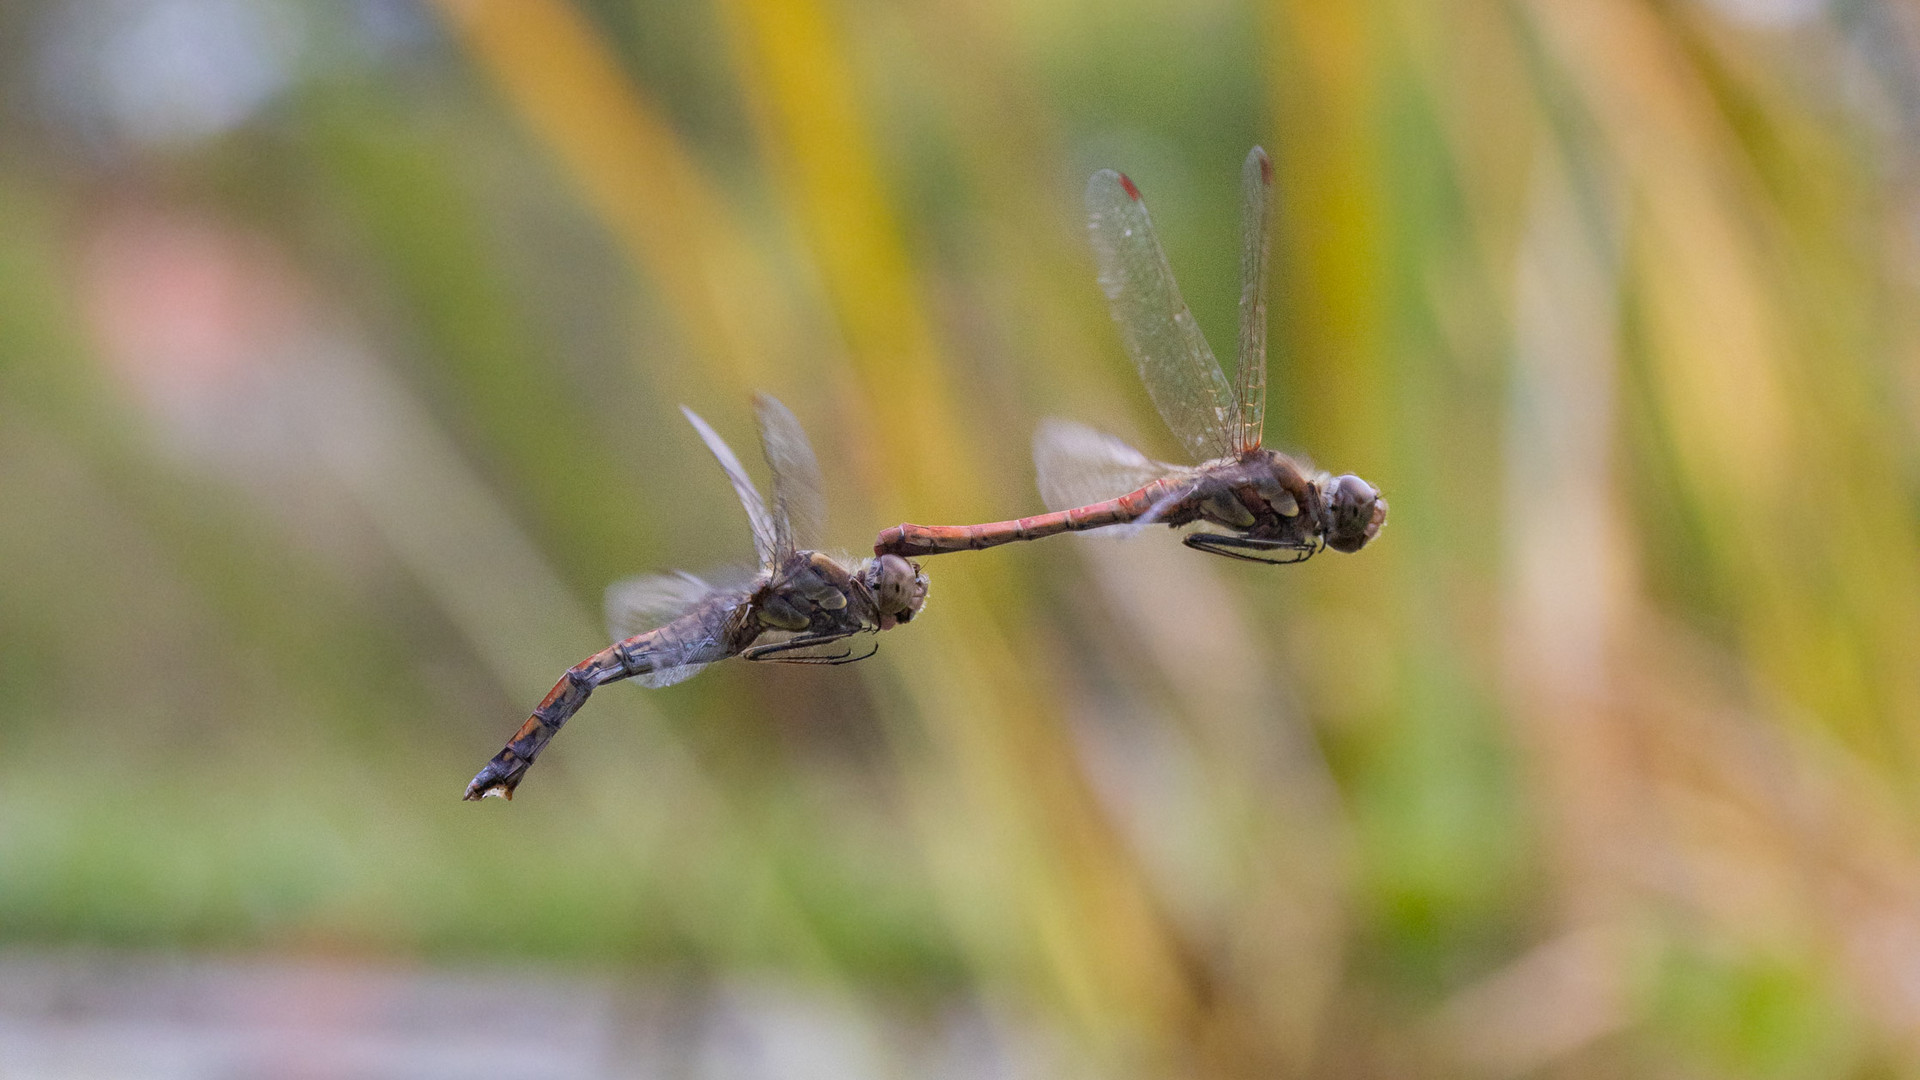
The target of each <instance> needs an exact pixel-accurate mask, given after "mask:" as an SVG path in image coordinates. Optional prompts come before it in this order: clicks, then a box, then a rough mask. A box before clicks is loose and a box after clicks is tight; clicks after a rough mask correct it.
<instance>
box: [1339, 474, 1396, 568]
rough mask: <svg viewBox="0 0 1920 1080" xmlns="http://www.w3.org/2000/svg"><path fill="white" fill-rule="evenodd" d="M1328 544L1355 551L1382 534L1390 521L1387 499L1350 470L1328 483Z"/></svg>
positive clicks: (1342, 549)
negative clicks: (1382, 527) (1382, 529)
mask: <svg viewBox="0 0 1920 1080" xmlns="http://www.w3.org/2000/svg"><path fill="white" fill-rule="evenodd" d="M1326 500H1327V518H1328V520H1329V521H1331V522H1332V524H1331V525H1330V526H1328V528H1327V546H1328V547H1330V548H1332V549H1333V550H1335V551H1345V552H1355V551H1359V550H1360V549H1361V548H1363V547H1366V546H1367V542H1368V541H1369V540H1372V539H1373V538H1374V537H1375V536H1377V535H1379V533H1380V527H1381V526H1382V525H1385V524H1386V523H1387V500H1385V499H1383V498H1381V497H1380V492H1379V491H1378V490H1377V489H1376V488H1375V487H1374V486H1373V485H1372V484H1369V483H1367V482H1366V481H1365V480H1362V479H1360V478H1359V477H1357V476H1355V475H1353V474H1352V473H1347V474H1346V475H1344V476H1336V477H1334V478H1333V479H1332V480H1331V481H1329V482H1328V483H1327V490H1326Z"/></svg>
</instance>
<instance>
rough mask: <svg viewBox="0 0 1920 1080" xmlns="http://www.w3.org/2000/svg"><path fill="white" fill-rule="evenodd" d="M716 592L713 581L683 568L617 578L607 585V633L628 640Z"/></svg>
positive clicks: (668, 621) (665, 622)
mask: <svg viewBox="0 0 1920 1080" xmlns="http://www.w3.org/2000/svg"><path fill="white" fill-rule="evenodd" d="M713 593H714V587H713V586H712V585H709V584H708V583H706V582H705V581H702V580H700V579H699V578H697V577H694V576H693V575H692V574H689V573H686V572H684V571H680V570H676V571H674V572H673V573H670V574H646V575H643V576H641V577H630V578H625V579H622V580H620V581H616V582H614V583H613V584H611V585H609V586H607V633H608V634H609V635H611V636H612V638H613V640H615V641H625V640H627V639H628V638H630V637H633V636H634V635H636V634H644V633H646V632H647V631H649V630H657V629H659V628H660V627H662V626H665V625H667V624H668V623H670V622H672V621H673V620H675V619H677V618H679V617H680V616H682V615H685V614H686V613H687V612H689V611H691V610H693V608H694V605H696V604H698V603H699V602H700V601H702V600H705V599H706V598H707V597H709V596H711V595H713Z"/></svg>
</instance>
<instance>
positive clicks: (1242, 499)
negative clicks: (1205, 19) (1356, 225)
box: [873, 146, 1387, 564]
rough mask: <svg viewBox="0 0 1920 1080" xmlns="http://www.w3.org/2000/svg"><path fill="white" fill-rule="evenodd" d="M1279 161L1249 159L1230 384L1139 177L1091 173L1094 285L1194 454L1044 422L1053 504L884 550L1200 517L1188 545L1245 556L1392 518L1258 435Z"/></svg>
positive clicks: (1345, 544) (1280, 557)
mask: <svg viewBox="0 0 1920 1080" xmlns="http://www.w3.org/2000/svg"><path fill="white" fill-rule="evenodd" d="M1272 190H1273V163H1272V162H1271V161H1270V160H1269V159H1268V157H1267V153H1266V151H1265V150H1262V149H1261V148H1260V147H1258V146H1256V147H1254V148H1253V150H1252V151H1251V152H1250V153H1248V154H1247V159H1246V164H1245V165H1244V167H1243V168H1242V169H1241V192H1242V203H1241V247H1240V363H1239V367H1238V369H1237V371H1236V373H1235V375H1236V378H1235V380H1234V382H1233V383H1232V384H1229V383H1228V382H1227V378H1226V375H1225V374H1224V373H1222V371H1221V370H1220V363H1219V361H1217V360H1215V359H1214V356H1213V350H1212V349H1211V348H1209V347H1208V345H1207V339H1206V337H1205V336H1204V335H1203V334H1202V333H1201V332H1200V327H1199V324H1197V323H1196V322H1195V321H1194V318H1193V313H1192V312H1191V311H1189V310H1188V309H1187V305H1186V302H1185V301H1184V300H1182V299H1181V298H1180V289H1179V287H1178V286H1177V285H1175V284H1174V280H1173V270H1172V269H1171V268H1170V267H1169V266H1168V265H1167V256H1166V253H1165V252H1164V251H1162V250H1161V248H1160V241H1159V238H1158V237H1157V236H1156V235H1155V233H1154V229H1153V220H1152V218H1150V217H1149V216H1148V215H1147V205H1146V202H1145V201H1144V200H1143V199H1142V198H1141V197H1140V189H1139V188H1138V187H1136V186H1135V185H1134V182H1133V181H1132V180H1129V179H1128V178H1127V177H1126V176H1125V175H1123V174H1121V173H1118V172H1114V171H1113V170H1111V169H1103V170H1101V171H1100V172H1097V173H1095V174H1094V175H1093V179H1092V180H1091V181H1089V182H1088V184H1087V214H1088V229H1089V231H1090V233H1091V234H1092V239H1093V251H1094V256H1095V261H1096V263H1097V264H1098V267H1099V274H1100V288H1101V290H1102V291H1103V292H1104V293H1105V294H1106V297H1107V304H1108V307H1109V309H1110V310H1111V312H1112V315H1113V321H1114V322H1115V323H1116V324H1117V325H1118V326H1119V329H1120V340H1121V343H1122V344H1123V345H1124V347H1125V348H1126V352H1127V355H1128V356H1129V357H1130V358H1132V360H1133V365H1134V367H1135V369H1137V370H1138V371H1139V373H1140V378H1141V380H1142V381H1144V382H1145V383H1146V386H1147V393H1148V396H1149V397H1151V398H1152V399H1153V404H1154V407H1155V409H1156V410H1158V412H1159V413H1160V418H1161V419H1162V420H1164V421H1166V424H1167V427H1169V428H1170V429H1172V431H1173V433H1174V435H1175V436H1176V437H1178V439H1179V440H1180V442H1181V443H1182V444H1183V445H1184V446H1185V447H1186V449H1187V452H1188V453H1189V454H1190V455H1191V456H1192V458H1193V459H1194V460H1196V461H1200V462H1202V464H1199V465H1193V466H1182V465H1171V464H1167V463H1165V462H1160V461H1155V460H1153V459H1151V458H1149V457H1147V456H1146V455H1145V454H1143V453H1141V452H1140V451H1138V450H1136V449H1134V448H1133V447H1131V446H1129V445H1127V444H1126V443H1125V442H1122V441H1121V440H1119V439H1117V438H1114V437H1113V436H1111V435H1107V434H1104V433H1102V432H1099V431H1095V430H1094V429H1092V428H1088V427H1085V426H1083V425H1080V424H1075V423H1071V422H1068V421H1062V420H1048V421H1045V422H1043V423H1042V424H1041V426H1040V429H1039V430H1038V431H1037V432H1036V433H1035V436H1034V465H1035V468H1036V471H1037V473H1038V478H1039V488H1040V494H1041V499H1042V501H1043V502H1045V503H1046V505H1047V508H1048V509H1049V511H1051V512H1050V513H1046V514H1040V515H1037V516H1034V517H1025V518H1019V519H1017V520H1012V521H996V522H992V523H990V524H985V525H913V524H902V525H896V526H894V527H893V528H890V529H887V530H886V531H884V532H882V533H881V534H880V536H879V538H878V539H877V541H876V542H875V544H874V548H873V550H874V552H875V554H878V555H898V556H902V557H914V556H927V555H938V554H941V553H943V552H949V551H975V550H979V549H981V548H989V547H996V546H998V545H1000V544H1007V543H1012V542H1014V541H1016V540H1037V539H1040V538H1042V537H1047V536H1054V535H1057V534H1059V533H1065V532H1084V531H1086V530H1090V529H1106V528H1116V529H1118V530H1121V531H1125V532H1135V531H1138V530H1140V529H1143V528H1145V527H1147V526H1149V525H1153V524H1165V525H1168V526H1170V527H1173V528H1181V527H1184V526H1188V525H1196V524H1197V525H1198V526H1199V529H1198V530H1197V531H1194V532H1190V533H1188V534H1187V535H1186V536H1185V537H1184V538H1183V543H1185V544H1186V546H1188V547H1190V548H1194V549H1196V550H1199V551H1206V552H1211V553H1213V554H1216V555H1224V556H1228V557H1230V558H1235V559H1243V560H1247V561H1250V562H1261V563H1269V564H1284V563H1296V562H1303V561H1305V560H1306V559H1308V558H1311V557H1312V556H1313V555H1314V554H1315V553H1316V552H1318V551H1320V550H1322V549H1323V548H1332V549H1333V550H1335V551H1342V552H1355V551H1359V550H1360V549H1361V548H1363V547H1366V546H1367V544H1368V543H1369V542H1370V541H1372V540H1373V538H1374V537H1375V536H1377V535H1379V533H1380V529H1381V527H1382V526H1384V525H1385V524H1386V521H1387V501H1386V500H1385V499H1383V498H1381V496H1380V491H1379V489H1377V488H1375V487H1374V486H1373V485H1372V484H1369V483H1367V482H1366V481H1365V480H1362V479H1360V478H1359V477H1358V476H1354V475H1353V474H1351V473H1347V474H1343V475H1340V476H1333V475H1331V474H1330V473H1327V472H1323V471H1320V470H1317V469H1315V468H1313V466H1311V465H1310V464H1308V463H1307V462H1306V461H1304V460H1302V459H1300V458H1297V457H1292V456H1289V455H1287V454H1283V453H1280V452H1279V451H1276V450H1269V449H1267V448H1265V447H1263V446H1262V445H1261V434H1262V429H1263V428H1264V426H1265V422H1266V407H1267V299H1266V294H1267V230H1268V222H1269V219H1270V216H1271V205H1272Z"/></svg>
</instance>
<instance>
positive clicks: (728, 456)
mask: <svg viewBox="0 0 1920 1080" xmlns="http://www.w3.org/2000/svg"><path fill="white" fill-rule="evenodd" d="M680 411H681V413H683V414H684V415H685V416H686V418H687V423H689V424H692V425H693V430H695V431H697V432H699V433H700V440H701V441H702V442H704V443H706V444H707V449H708V450H711V451H713V456H714V457H715V458H717V459H719V461H720V468H722V469H723V470H725V471H726V474H727V479H728V480H729V481H731V482H732V483H733V492H734V494H736V495H738V496H740V505H741V506H743V507H745V508H746V511H747V521H748V523H749V524H751V525H752V526H753V553H754V554H755V555H757V556H759V559H760V565H761V566H763V567H772V566H775V565H776V562H775V558H774V556H775V553H776V551H777V545H776V540H775V536H774V530H773V519H772V518H771V517H769V516H768V515H767V506H766V504H765V503H763V502H761V501H760V490H759V489H758V488H756V487H754V486H753V481H752V480H749V479H747V471H746V470H745V469H743V468H741V467H740V459H739V458H737V457H734V456H733V449H732V448H731V447H729V446H728V445H727V442H726V440H725V439H722V438H721V437H720V435H719V433H717V432H715V431H714V430H713V429H712V428H710V427H708V426H707V422H706V421H705V420H702V419H700V414H699V413H696V412H694V411H693V410H692V409H689V408H687V407H686V406H685V405H682V406H680Z"/></svg>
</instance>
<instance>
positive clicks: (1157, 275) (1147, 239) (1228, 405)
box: [1087, 169, 1239, 461]
mask: <svg viewBox="0 0 1920 1080" xmlns="http://www.w3.org/2000/svg"><path fill="white" fill-rule="evenodd" d="M1087 228H1088V229H1089V231H1091V233H1092V235H1093V254H1094V260H1095V262H1096V263H1097V264H1098V265H1099V268H1100V289H1101V291H1103V292H1105V293H1106V294H1107V305H1108V307H1109V309H1110V310H1111V311H1112V312H1113V321H1114V322H1115V323H1116V324H1118V325H1119V327H1120V341H1121V343H1122V344H1123V345H1125V346H1126V350H1127V355H1128V356H1130V357H1132V358H1133V366H1134V367H1135V368H1136V369H1137V370H1138V371H1139V372H1140V379H1141V381H1142V382H1145V383H1146V384H1147V394H1148V396H1150V397H1151V398H1153V405H1154V408H1156V409H1158V410H1160V418H1161V419H1162V420H1165V421H1166V422H1167V426H1168V427H1169V428H1172V429H1173V433H1174V435H1175V436H1176V437H1177V438H1179V440H1180V442H1181V443H1182V445H1184V446H1185V447H1186V448H1187V452H1188V453H1189V454H1192V455H1193V459H1194V460H1195V461H1205V460H1207V459H1209V458H1217V457H1226V456H1228V455H1229V454H1231V453H1232V452H1233V450H1234V442H1235V436H1234V431H1235V428H1236V426H1237V424H1238V420H1239V418H1238V416H1237V415H1236V410H1235V409H1234V406H1233V391H1232V390H1231V389H1230V388H1229V387H1228V386H1227V377H1226V376H1225V375H1222V374H1221V373H1220V362H1219V361H1217V360H1215V359H1214V358H1213V350H1212V349H1210V348H1208V347H1207V339H1206V338H1205V337H1204V336H1202V335H1201V333H1200V327H1199V325H1198V324H1197V323H1195V322H1194V321H1193V312H1191V311H1188V310H1187V304H1186V301H1184V300H1182V299H1180V288H1179V286H1177V285H1175V284H1174V281H1173V270H1172V269H1171V268H1169V267H1168V266H1167V256H1166V253H1165V252H1163V251H1161V250H1160V241H1159V240H1158V239H1156V238H1155V236H1154V232H1153V221H1152V219H1150V218H1148V217H1147V206H1146V204H1145V203H1144V202H1142V201H1141V200H1140V189H1139V188H1136V187H1134V186H1133V181H1131V180H1129V179H1127V178H1126V177H1124V176H1122V175H1120V174H1119V173H1117V172H1114V171H1113V170H1111V169H1102V170H1100V171H1099V172H1097V173H1094V174H1093V179H1092V180H1091V181H1089V182H1088V184H1087Z"/></svg>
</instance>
